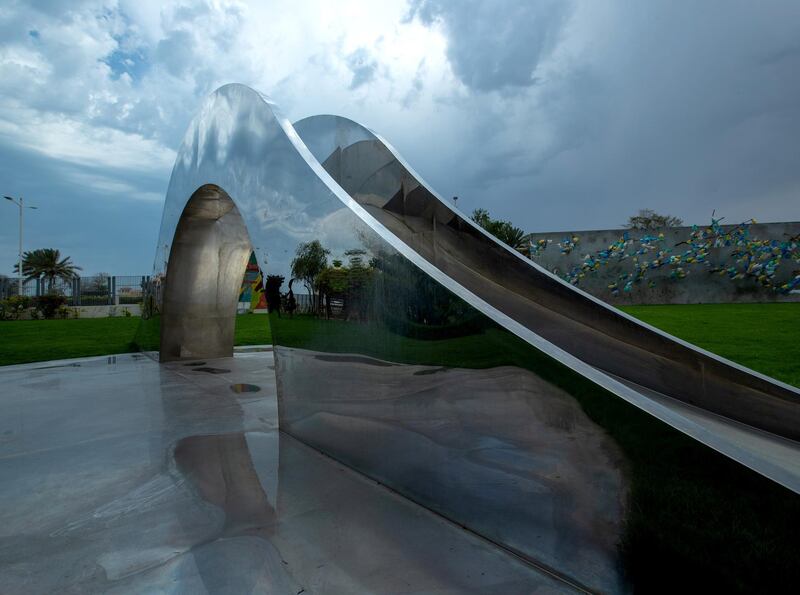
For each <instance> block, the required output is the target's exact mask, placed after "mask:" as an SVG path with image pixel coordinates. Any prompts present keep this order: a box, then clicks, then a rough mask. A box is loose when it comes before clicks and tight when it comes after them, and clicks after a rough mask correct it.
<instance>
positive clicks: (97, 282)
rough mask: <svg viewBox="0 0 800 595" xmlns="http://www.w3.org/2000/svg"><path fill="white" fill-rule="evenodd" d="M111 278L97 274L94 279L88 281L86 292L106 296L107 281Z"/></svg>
mask: <svg viewBox="0 0 800 595" xmlns="http://www.w3.org/2000/svg"><path fill="white" fill-rule="evenodd" d="M110 278H111V275H109V274H108V273H97V274H96V275H95V276H94V277H92V278H91V279H90V280H89V283H88V284H87V285H86V289H87V291H90V292H92V293H94V294H98V295H101V294H104V293H105V294H107V293H108V281H109V279H110Z"/></svg>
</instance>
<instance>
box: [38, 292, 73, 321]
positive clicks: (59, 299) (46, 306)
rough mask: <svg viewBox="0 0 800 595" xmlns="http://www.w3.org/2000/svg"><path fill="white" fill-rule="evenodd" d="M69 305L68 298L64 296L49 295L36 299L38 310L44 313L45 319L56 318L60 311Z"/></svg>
mask: <svg viewBox="0 0 800 595" xmlns="http://www.w3.org/2000/svg"><path fill="white" fill-rule="evenodd" d="M66 303H67V298H65V297H64V296H63V295H58V294H52V293H51V294H48V295H40V296H39V297H37V298H36V308H38V309H39V311H40V312H41V313H42V316H43V317H44V318H55V316H56V314H59V312H60V309H61V308H62V307H63V306H65V305H66Z"/></svg>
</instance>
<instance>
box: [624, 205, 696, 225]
mask: <svg viewBox="0 0 800 595" xmlns="http://www.w3.org/2000/svg"><path fill="white" fill-rule="evenodd" d="M681 225H683V219H681V218H679V217H673V216H672V215H660V214H658V213H656V212H655V211H653V210H651V209H640V210H639V212H638V213H637V214H636V215H631V216H630V217H629V218H628V222H627V223H626V224H625V227H627V228H628V229H641V230H645V229H659V228H661V227H680V226H681Z"/></svg>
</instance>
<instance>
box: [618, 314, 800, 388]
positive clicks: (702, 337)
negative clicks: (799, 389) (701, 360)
mask: <svg viewBox="0 0 800 595" xmlns="http://www.w3.org/2000/svg"><path fill="white" fill-rule="evenodd" d="M621 309H622V310H624V311H625V312H627V313H628V314H631V315H632V316H635V317H636V318H639V319H641V320H643V321H645V322H647V323H649V324H652V325H653V326H656V327H658V328H660V329H663V330H665V331H667V332H668V333H671V334H673V335H675V336H677V337H680V338H681V339H685V340H686V341H689V342H690V343H694V344H695V345H698V346H700V347H702V348H704V349H707V350H708V351H712V352H714V353H716V354H718V355H721V356H722V357H726V358H728V359H730V360H733V361H735V362H738V363H740V364H742V365H744V366H747V367H748V368H752V369H753V370H758V371H759V372H762V373H763V374H767V375H768V376H772V377H773V378H777V379H779V380H783V381H784V382H787V383H789V384H793V385H795V386H800V304H797V303H795V304H703V305H687V306H626V307H623V308H621Z"/></svg>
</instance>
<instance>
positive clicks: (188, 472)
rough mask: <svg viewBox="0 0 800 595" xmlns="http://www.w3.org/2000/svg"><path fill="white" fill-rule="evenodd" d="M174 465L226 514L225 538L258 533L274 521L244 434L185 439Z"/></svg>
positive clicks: (176, 447) (176, 451)
mask: <svg viewBox="0 0 800 595" xmlns="http://www.w3.org/2000/svg"><path fill="white" fill-rule="evenodd" d="M175 462H176V463H177V465H178V469H179V470H180V471H181V473H183V474H184V475H185V476H186V477H187V478H188V479H189V480H190V481H191V482H192V483H193V484H194V486H195V488H196V489H197V491H198V492H199V494H200V496H202V498H203V499H204V500H206V501H207V502H210V503H211V504H214V505H215V506H218V507H220V508H221V509H222V510H223V511H224V512H225V525H224V528H223V529H222V535H224V536H226V537H231V536H234V535H243V534H258V533H260V532H262V531H263V530H264V529H265V528H266V527H267V526H268V525H270V524H272V523H273V522H274V519H275V510H274V508H273V507H272V505H271V504H270V502H269V500H268V498H267V495H266V494H265V492H264V488H263V486H262V484H261V482H259V479H258V475H257V473H256V470H255V467H254V466H253V460H252V458H251V456H250V449H249V448H248V446H247V441H246V439H245V435H244V434H243V433H238V432H237V433H233V434H219V435H214V436H189V437H187V438H183V439H182V440H180V441H179V442H178V443H177V444H176V445H175Z"/></svg>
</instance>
